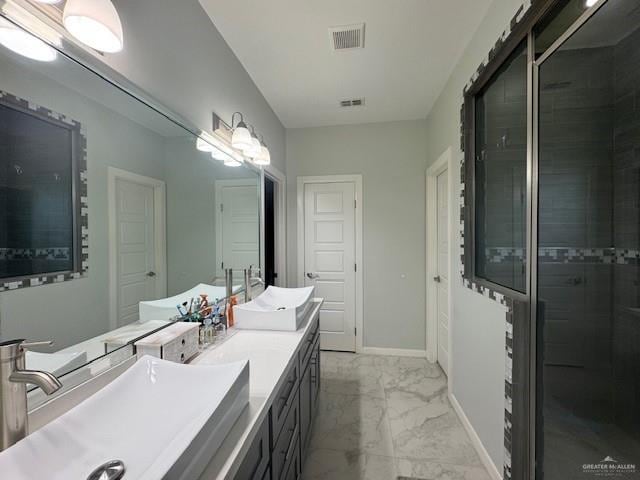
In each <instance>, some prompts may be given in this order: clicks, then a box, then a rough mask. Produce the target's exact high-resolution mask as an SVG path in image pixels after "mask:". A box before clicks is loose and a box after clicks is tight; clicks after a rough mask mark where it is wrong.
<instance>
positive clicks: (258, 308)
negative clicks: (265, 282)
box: [233, 287, 315, 331]
mask: <svg viewBox="0 0 640 480" xmlns="http://www.w3.org/2000/svg"><path fill="white" fill-rule="evenodd" d="M314 289H315V287H304V288H279V287H268V288H267V289H266V290H265V291H264V292H263V293H262V294H260V295H259V296H257V297H256V298H254V299H253V300H252V301H250V302H247V303H243V304H241V305H236V306H235V307H233V315H234V319H235V326H236V328H239V329H247V330H286V331H296V330H298V329H299V328H300V326H301V325H302V322H303V321H304V318H305V315H306V314H307V310H308V309H309V306H310V305H311V299H312V298H313V291H314Z"/></svg>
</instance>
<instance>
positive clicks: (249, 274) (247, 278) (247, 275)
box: [244, 265, 265, 303]
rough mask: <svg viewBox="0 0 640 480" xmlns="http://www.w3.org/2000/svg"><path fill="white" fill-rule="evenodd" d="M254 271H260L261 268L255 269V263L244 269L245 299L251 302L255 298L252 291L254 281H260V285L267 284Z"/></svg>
mask: <svg viewBox="0 0 640 480" xmlns="http://www.w3.org/2000/svg"><path fill="white" fill-rule="evenodd" d="M254 271H256V272H258V273H260V269H259V268H258V269H254V268H253V265H249V268H247V269H245V270H244V301H245V303H246V302H250V301H251V300H253V293H252V291H251V289H252V287H253V282H256V283H258V284H259V285H262V286H263V287H264V286H265V283H264V280H262V278H260V277H258V276H255V277H254V276H253V275H254V273H253V272H254Z"/></svg>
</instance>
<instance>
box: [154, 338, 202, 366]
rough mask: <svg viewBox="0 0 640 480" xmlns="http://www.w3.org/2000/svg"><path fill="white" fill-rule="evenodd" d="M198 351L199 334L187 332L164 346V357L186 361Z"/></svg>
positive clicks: (181, 361)
mask: <svg viewBox="0 0 640 480" xmlns="http://www.w3.org/2000/svg"><path fill="white" fill-rule="evenodd" d="M196 353H198V335H194V334H191V333H186V334H184V335H181V336H179V337H177V338H176V339H175V340H172V341H170V342H168V343H167V344H165V345H163V346H162V358H164V359H165V360H171V361H172V362H180V363H184V362H186V361H187V360H189V359H190V358H191V357H193V356H194V355H195V354H196Z"/></svg>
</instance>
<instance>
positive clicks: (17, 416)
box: [0, 340, 62, 451]
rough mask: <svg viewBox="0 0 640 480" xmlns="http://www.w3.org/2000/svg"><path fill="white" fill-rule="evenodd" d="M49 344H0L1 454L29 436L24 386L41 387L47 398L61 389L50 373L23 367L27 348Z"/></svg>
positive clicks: (16, 341)
mask: <svg viewBox="0 0 640 480" xmlns="http://www.w3.org/2000/svg"><path fill="white" fill-rule="evenodd" d="M52 344H53V342H34V343H25V341H24V340H10V341H7V342H1V343H0V451H2V450H5V449H7V448H9V447H10V446H11V445H13V444H14V443H16V442H17V441H19V440H21V439H23V438H24V437H26V436H27V434H28V428H29V424H28V410H27V384H33V385H36V386H38V387H40V388H41V389H42V390H43V391H44V393H46V394H47V395H51V394H53V393H54V392H57V391H58V390H60V388H62V383H60V380H58V379H57V378H56V377H55V376H54V375H53V374H51V373H49V372H41V371H39V370H27V369H26V368H25V352H26V349H27V348H29V347H36V346H40V345H52Z"/></svg>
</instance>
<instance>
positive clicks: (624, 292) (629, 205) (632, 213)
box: [612, 30, 640, 432]
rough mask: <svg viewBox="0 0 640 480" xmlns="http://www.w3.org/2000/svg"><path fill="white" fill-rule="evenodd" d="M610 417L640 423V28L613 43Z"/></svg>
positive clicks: (631, 425) (631, 426)
mask: <svg viewBox="0 0 640 480" xmlns="http://www.w3.org/2000/svg"><path fill="white" fill-rule="evenodd" d="M613 70H614V100H615V108H614V130H613V138H614V147H613V149H614V169H613V175H614V184H615V190H614V207H613V235H614V239H615V246H616V248H617V249H618V251H620V252H621V253H620V255H618V261H617V262H616V263H615V264H614V266H613V282H614V287H615V288H614V296H613V313H614V318H613V342H614V345H616V348H615V349H614V350H613V352H612V353H613V358H612V362H613V375H614V385H615V386H614V392H613V403H614V421H615V422H616V424H617V425H618V426H619V427H620V428H622V429H624V430H627V431H629V432H634V431H635V432H637V431H638V430H639V429H640V412H639V411H638V408H637V405H639V404H640V255H639V254H638V251H639V250H640V90H639V87H638V85H640V30H636V31H635V33H632V34H631V35H629V36H627V37H626V38H625V39H624V40H622V41H621V42H619V43H618V44H617V45H616V46H615V47H614V69H613Z"/></svg>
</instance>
